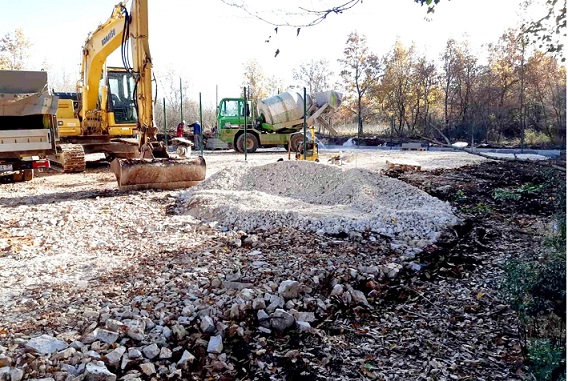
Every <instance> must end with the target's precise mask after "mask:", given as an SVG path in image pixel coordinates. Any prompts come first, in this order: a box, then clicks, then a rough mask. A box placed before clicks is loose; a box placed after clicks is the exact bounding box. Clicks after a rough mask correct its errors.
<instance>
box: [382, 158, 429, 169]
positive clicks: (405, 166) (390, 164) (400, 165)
mask: <svg viewBox="0 0 568 381" xmlns="http://www.w3.org/2000/svg"><path fill="white" fill-rule="evenodd" d="M387 165H388V167H389V169H390V170H398V171H420V170H421V169H422V166H421V165H420V164H418V163H409V162H398V163H397V162H392V161H389V160H387Z"/></svg>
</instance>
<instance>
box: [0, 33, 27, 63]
mask: <svg viewBox="0 0 568 381" xmlns="http://www.w3.org/2000/svg"><path fill="white" fill-rule="evenodd" d="M31 46H32V44H31V42H30V40H29V39H28V38H27V37H26V35H25V34H24V30H23V29H21V28H18V29H16V30H15V31H14V33H13V34H12V33H8V34H6V35H5V36H4V37H2V38H0V69H7V70H22V69H24V68H25V67H26V60H27V59H28V57H29V52H28V51H29V49H30V47H31Z"/></svg>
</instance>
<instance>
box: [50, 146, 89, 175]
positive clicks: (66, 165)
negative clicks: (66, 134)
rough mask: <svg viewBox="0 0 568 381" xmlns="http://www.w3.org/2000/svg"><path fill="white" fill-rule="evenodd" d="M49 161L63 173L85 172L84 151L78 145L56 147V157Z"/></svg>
mask: <svg viewBox="0 0 568 381" xmlns="http://www.w3.org/2000/svg"><path fill="white" fill-rule="evenodd" d="M50 159H51V161H53V162H55V163H56V164H57V165H58V166H59V167H61V168H62V169H63V172H65V173H70V172H83V171H85V167H86V164H85V151H84V150H83V146H82V145H80V144H60V145H58V146H57V155H55V157H50Z"/></svg>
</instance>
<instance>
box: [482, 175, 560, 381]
mask: <svg viewBox="0 0 568 381" xmlns="http://www.w3.org/2000/svg"><path fill="white" fill-rule="evenodd" d="M546 177H547V178H548V179H549V180H548V182H547V183H546V184H541V185H530V184H527V185H523V186H521V187H519V188H516V189H513V190H506V189H496V190H495V192H494V195H493V196H494V198H495V199H511V198H513V199H516V198H517V197H519V198H520V197H521V196H522V195H534V194H539V193H540V192H542V191H543V189H545V188H547V187H553V189H556V196H555V200H554V201H555V210H556V212H555V215H554V228H553V229H552V232H551V233H550V234H549V237H547V238H546V239H545V240H544V245H543V247H542V248H541V249H540V250H539V251H538V252H536V253H534V255H533V257H532V258H523V259H516V260H512V261H510V262H509V263H508V264H507V265H506V266H505V279H504V281H503V283H502V288H501V290H502V292H503V295H504V297H505V299H506V300H507V302H508V303H509V304H510V306H511V307H512V308H513V309H514V310H515V311H517V312H518V314H519V317H520V320H521V323H522V324H523V326H522V328H523V334H522V336H523V337H525V336H527V338H528V340H527V341H526V342H525V343H524V345H525V350H526V353H527V363H528V365H529V367H530V370H531V372H532V374H533V376H534V379H536V380H539V381H540V380H543V381H544V380H565V378H566V364H565V361H564V358H565V356H566V347H565V339H566V182H565V179H564V178H563V177H560V178H558V177H556V176H554V175H553V174H552V173H550V174H548V175H547V176H546ZM497 191H499V192H497Z"/></svg>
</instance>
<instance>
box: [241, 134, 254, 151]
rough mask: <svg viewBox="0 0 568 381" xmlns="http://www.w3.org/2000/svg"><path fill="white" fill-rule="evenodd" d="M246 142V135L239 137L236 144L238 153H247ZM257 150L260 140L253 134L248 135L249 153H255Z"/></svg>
mask: <svg viewBox="0 0 568 381" xmlns="http://www.w3.org/2000/svg"><path fill="white" fill-rule="evenodd" d="M244 141H245V134H241V135H239V137H238V138H237V144H236V148H237V149H236V151H237V152H241V153H244V152H245V147H244ZM257 149H258V138H257V137H256V136H255V135H253V134H247V152H248V153H254V152H256V150H257Z"/></svg>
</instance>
